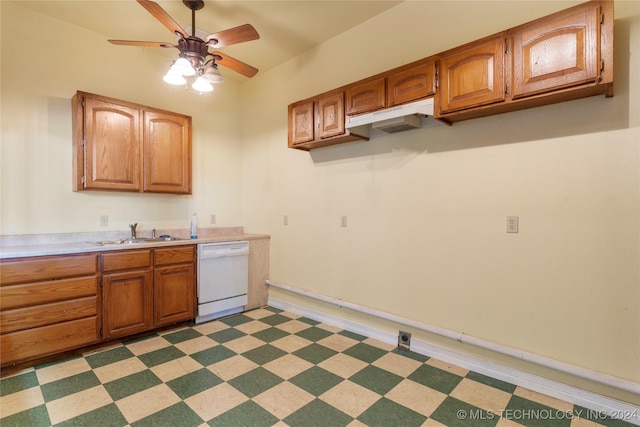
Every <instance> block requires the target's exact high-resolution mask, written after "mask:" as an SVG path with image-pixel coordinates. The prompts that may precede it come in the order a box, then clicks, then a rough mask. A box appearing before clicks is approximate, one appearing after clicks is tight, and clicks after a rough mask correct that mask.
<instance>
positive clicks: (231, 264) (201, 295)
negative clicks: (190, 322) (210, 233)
mask: <svg viewBox="0 0 640 427" xmlns="http://www.w3.org/2000/svg"><path fill="white" fill-rule="evenodd" d="M248 287H249V242H246V241H241V242H227V243H202V244H199V245H198V317H196V323H202V322H206V321H208V320H212V319H215V318H218V317H222V316H226V315H229V314H233V313H238V312H240V311H242V310H243V308H244V306H245V305H246V304H247V289H248Z"/></svg>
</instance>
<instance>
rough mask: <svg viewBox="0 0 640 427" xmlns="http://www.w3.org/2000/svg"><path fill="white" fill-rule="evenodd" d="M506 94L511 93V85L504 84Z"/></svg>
mask: <svg viewBox="0 0 640 427" xmlns="http://www.w3.org/2000/svg"><path fill="white" fill-rule="evenodd" d="M504 93H505V94H506V93H509V83H505V84H504Z"/></svg>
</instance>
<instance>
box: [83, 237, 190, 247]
mask: <svg viewBox="0 0 640 427" xmlns="http://www.w3.org/2000/svg"><path fill="white" fill-rule="evenodd" d="M179 240H187V239H181V238H179V237H170V236H161V237H139V238H135V239H120V240H100V241H98V242H90V243H94V244H96V245H98V246H113V245H131V244H135V243H155V242H175V241H179Z"/></svg>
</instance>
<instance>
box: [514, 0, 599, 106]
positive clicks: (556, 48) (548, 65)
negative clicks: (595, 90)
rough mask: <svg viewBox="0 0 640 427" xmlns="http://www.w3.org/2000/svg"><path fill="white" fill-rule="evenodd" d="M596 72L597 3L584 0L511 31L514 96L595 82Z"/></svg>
mask: <svg viewBox="0 0 640 427" xmlns="http://www.w3.org/2000/svg"><path fill="white" fill-rule="evenodd" d="M599 76H600V6H599V5H598V4H592V3H591V4H589V3H588V4H585V5H584V6H581V7H579V8H574V9H570V10H569V11H568V12H566V13H560V14H556V15H553V16H552V19H541V20H538V21H535V22H533V23H531V24H528V25H525V26H522V27H518V28H517V30H516V31H515V32H514V34H513V97H514V98H518V97H524V96H528V95H534V94H537V93H543V92H548V91H552V90H555V89H561V88H565V87H571V86H576V85H580V84H584V83H590V82H595V81H597V79H598V78H599Z"/></svg>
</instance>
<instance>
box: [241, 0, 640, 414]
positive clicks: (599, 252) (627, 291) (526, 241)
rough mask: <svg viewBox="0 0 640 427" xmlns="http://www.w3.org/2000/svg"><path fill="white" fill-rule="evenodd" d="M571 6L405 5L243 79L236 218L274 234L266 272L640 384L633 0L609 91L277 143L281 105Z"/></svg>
mask: <svg viewBox="0 0 640 427" xmlns="http://www.w3.org/2000/svg"><path fill="white" fill-rule="evenodd" d="M572 4H575V2H571V3H564V2H535V1H534V2H528V1H518V2H500V1H497V2H458V1H456V2H444V1H433V2H405V3H403V4H401V5H399V6H397V7H395V8H393V9H390V10H389V11H388V12H386V13H384V14H383V15H380V16H378V17H376V18H374V19H372V20H370V21H368V22H366V23H364V24H362V25H360V26H358V27H356V28H354V29H352V30H351V31H349V32H348V33H345V34H343V35H341V36H338V37H336V38H335V39H333V40H330V41H329V42H327V43H325V44H324V45H322V46H320V47H318V48H317V49H313V50H312V51H309V52H306V53H305V54H303V55H300V56H299V57H297V58H295V59H294V60H292V61H290V62H288V63H285V64H283V65H282V66H280V67H278V68H277V69H274V70H272V71H269V72H267V73H263V74H261V75H260V76H258V77H257V78H255V79H254V80H252V81H251V82H249V83H247V84H245V85H243V87H242V88H241V91H242V94H243V97H242V99H243V112H244V114H243V117H244V120H245V125H244V126H243V129H244V133H243V175H242V184H243V191H242V194H243V201H242V208H243V224H244V225H245V227H246V229H247V230H248V231H252V232H266V233H269V234H270V235H271V272H270V278H271V279H272V280H275V281H279V282H282V283H285V284H288V285H291V286H295V287H299V288H303V289H308V290H311V291H313V292H316V293H320V294H324V295H328V296H331V297H335V298H340V299H343V300H345V301H349V302H353V303H356V304H360V305H364V306H367V307H372V308H375V309H379V310H382V311H386V312H389V313H393V314H397V315H400V316H404V317H407V318H410V319H414V320H417V321H421V322H424V323H428V324H432V325H436V326H439V327H443V328H447V329H451V330H455V331H461V332H464V333H465V334H468V335H472V336H475V337H478V338H482V339H485V340H489V341H493V342H495V343H498V344H502V345H506V346H510V347H513V348H518V349H522V350H525V351H529V352H532V353H536V354H539V355H542V356H545V357H548V358H552V359H556V360H559V361H563V362H567V363H570V364H573V365H576V366H581V367H584V368H587V369H591V370H594V371H598V372H602V373H606V374H609V375H613V376H617V377H620V378H624V379H627V380H631V381H635V382H640V369H639V368H638V367H639V366H640V265H639V262H640V150H639V144H640V141H639V140H640V132H639V126H640V93H639V91H640V87H639V86H640V82H639V81H638V79H637V78H635V79H633V78H630V76H638V75H640V60H639V59H638V56H640V46H639V45H638V43H639V42H638V40H640V22H639V21H640V4H639V3H638V2H632V1H616V3H615V8H616V58H615V60H616V65H615V66H616V69H615V81H616V83H615V93H616V96H615V97H614V98H611V99H606V98H604V97H603V96H598V97H593V98H588V99H583V100H577V101H572V102H567V103H563V104H558V105H552V106H545V107H541V108H537V109H531V110H527V111H521V112H514V113H508V114H503V115H499V116H493V117H487V118H482V119H477V120H472V121H467V122H461V123H457V124H455V125H454V126H452V127H446V126H440V127H437V128H432V129H421V130H416V131H411V132H405V133H400V134H395V135H392V136H384V137H379V138H375V139H372V140H371V141H369V142H357V143H349V144H345V145H340V146H333V147H326V148H321V149H317V150H313V151H311V152H310V153H307V152H303V151H297V150H292V149H288V148H287V119H286V114H287V105H288V104H289V103H292V102H294V101H297V100H300V99H304V98H307V97H309V96H312V95H315V94H318V93H321V92H323V91H326V90H330V89H332V88H335V87H338V86H341V85H344V84H347V83H350V82H352V81H356V80H358V79H360V78H364V77H367V76H369V75H373V74H376V73H378V72H381V71H384V70H387V69H391V68H394V67H396V66H399V65H402V64H404V63H407V62H410V61H413V60H416V59H419V58H421V57H425V56H429V55H432V54H435V53H438V52H440V51H444V50H446V49H448V48H451V47H454V46H456V45H460V44H462V43H465V42H468V41H472V40H474V39H477V38H480V37H482V36H485V35H489V34H492V33H494V32H497V31H501V30H503V29H506V28H509V27H511V26H515V25H517V24H520V23H524V22H527V21H529V20H532V19H534V18H536V17H539V16H544V15H547V14H549V13H552V12H554V11H557V10H560V9H564V8H566V7H569V6H571V5H572ZM265 102H268V103H269V107H268V108H264V104H265ZM284 215H288V221H289V225H287V226H284V225H283V216H284ZM342 215H346V216H347V217H348V227H346V228H342V227H340V217H341V216H342ZM508 215H517V216H519V217H520V233H518V234H506V233H505V217H506V216H508ZM270 295H271V296H273V297H277V298H280V299H283V300H285V301H289V302H293V303H296V304H301V305H305V306H307V307H311V308H318V309H320V310H324V311H328V312H334V313H337V312H339V313H340V315H341V316H346V317H350V318H352V319H356V320H357V321H359V322H364V323H367V324H376V320H375V319H371V318H367V317H366V316H359V315H357V314H355V313H349V312H348V311H347V310H339V309H336V308H335V307H330V306H327V305H326V304H319V303H314V302H312V301H309V300H305V299H304V298H298V297H295V296H292V295H290V294H288V293H286V292H284V291H279V290H277V289H271V290H270ZM381 327H384V328H388V329H389V330H391V331H393V328H394V327H397V325H388V324H383V325H381ZM396 332H397V329H396ZM419 335H420V334H418V336H419ZM422 338H424V339H425V340H432V341H438V340H437V339H436V338H434V337H427V336H424V337H422ZM440 341H442V340H440ZM441 344H443V345H447V346H449V347H451V348H456V349H458V350H460V351H463V352H469V353H474V354H476V355H478V354H481V355H482V357H487V358H489V359H492V360H497V361H500V362H502V363H505V364H508V365H511V366H516V367H518V368H521V369H525V370H529V371H531V372H534V373H538V374H540V375H546V376H549V377H552V378H555V379H559V380H562V381H567V382H569V383H573V384H577V385H579V386H583V387H586V388H590V389H592V390H595V391H597V392H601V393H603V394H608V395H611V396H613V397H616V398H619V399H623V400H627V401H635V403H640V402H639V400H640V398H639V397H638V396H630V395H629V394H628V393H624V392H618V391H616V390H612V389H609V388H607V387H599V386H597V385H595V384H585V383H583V382H581V381H578V380H576V379H573V378H567V377H566V376H563V375H560V374H558V373H554V372H549V371H546V370H542V369H539V368H537V367H534V366H528V365H526V364H524V363H520V362H518V361H514V360H506V359H505V358H501V357H498V356H496V355H490V354H486V353H483V352H478V351H475V350H474V349H470V348H468V347H466V346H461V345H457V344H456V343H450V342H441Z"/></svg>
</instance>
